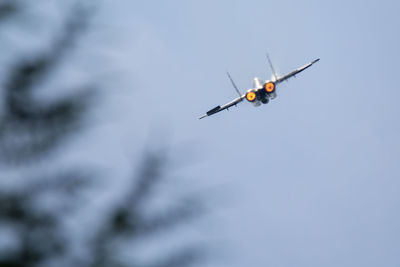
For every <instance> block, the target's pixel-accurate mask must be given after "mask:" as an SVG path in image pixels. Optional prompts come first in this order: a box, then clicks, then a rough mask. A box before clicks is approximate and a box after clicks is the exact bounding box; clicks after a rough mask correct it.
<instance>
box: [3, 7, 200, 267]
mask: <svg viewBox="0 0 400 267" xmlns="http://www.w3.org/2000/svg"><path fill="white" fill-rule="evenodd" d="M18 3H19V4H18V5H17V4H16V2H13V1H5V2H2V3H0V23H1V22H2V21H4V20H5V19H6V18H7V17H9V16H12V15H14V14H16V13H18V12H20V10H21V9H23V5H22V4H21V3H22V2H18ZM90 12H92V10H90V9H89V10H88V9H85V8H82V6H76V7H75V8H73V9H72V10H70V12H69V16H68V17H67V19H66V21H65V23H64V27H63V28H62V30H61V31H60V32H59V36H57V37H55V39H54V41H53V42H52V45H51V48H50V49H48V50H47V51H44V52H41V53H35V54H34V55H32V57H31V58H21V57H18V58H16V61H15V63H14V64H13V65H11V66H10V67H9V70H8V73H7V76H6V79H5V83H4V86H3V88H2V89H3V91H4V108H3V110H2V113H1V114H0V163H2V164H3V166H15V164H17V165H18V166H19V167H20V166H24V165H28V164H31V163H36V162H39V161H40V160H42V159H46V160H50V159H51V158H50V154H51V153H52V152H53V151H54V150H55V148H56V147H57V146H58V145H60V144H62V143H63V141H64V140H65V139H66V137H67V136H68V135H69V134H71V133H74V132H76V131H77V130H78V128H79V126H81V124H82V118H83V116H84V115H85V112H86V111H87V109H88V107H89V104H90V101H89V100H90V98H91V97H93V88H94V86H92V85H83V86H82V88H81V89H82V90H80V91H79V93H75V94H73V95H70V96H67V97H64V98H62V99H60V100H57V101H54V102H51V103H47V102H45V101H40V100H38V99H36V98H35V97H34V91H35V90H36V88H38V87H40V86H42V85H43V84H44V83H46V81H47V80H48V79H49V78H50V77H52V75H54V73H55V69H56V68H57V67H59V65H60V64H62V63H63V62H64V61H66V60H67V59H68V58H67V57H66V55H67V54H68V52H70V51H71V49H72V48H73V44H74V42H75V41H76V40H77V39H78V38H79V37H80V36H81V34H82V32H83V31H84V30H85V29H86V26H87V24H88V20H89V19H90V16H88V15H89V13H90ZM166 155H167V154H166V153H165V151H162V152H157V153H151V152H147V153H145V154H144V155H143V158H144V161H143V163H142V165H141V166H142V167H141V169H140V171H139V173H138V174H137V175H135V176H134V177H133V178H132V181H133V183H132V184H131V185H129V186H127V187H126V188H127V190H126V192H124V193H122V194H121V198H120V199H119V201H118V203H116V204H115V208H114V209H113V210H112V211H111V212H110V213H109V214H105V215H102V216H100V215H99V223H98V225H96V226H93V227H88V231H90V232H92V233H93V234H92V235H89V234H88V237H87V238H88V239H89V238H90V236H91V237H92V238H91V239H90V240H87V242H88V244H89V250H90V253H89V254H88V255H86V257H85V258H79V257H78V259H77V258H76V257H77V256H75V255H71V251H70V247H69V246H70V244H69V243H68V239H69V238H71V236H73V235H74V233H71V232H66V230H65V227H64V220H65V218H66V216H67V214H66V213H65V209H64V208H65V207H67V208H68V210H80V209H85V205H84V203H80V202H79V198H76V195H77V194H79V193H80V192H81V191H83V189H85V188H88V187H89V186H93V183H91V182H92V181H93V180H92V179H90V175H88V172H87V171H85V170H68V171H63V170H57V172H56V173H54V174H51V175H46V174H45V173H44V172H43V171H42V170H40V169H39V170H38V174H32V175H29V176H28V177H26V179H25V181H24V184H23V185H21V184H20V185H19V186H18V187H17V188H8V189H7V188H1V189H0V230H2V228H4V229H10V228H11V229H12V231H9V233H10V234H11V236H12V238H13V239H14V241H15V244H16V245H15V246H13V247H8V248H7V247H6V248H5V249H3V248H1V247H0V266H10V267H11V266H15V267H17V266H44V265H46V264H49V262H51V263H53V264H55V265H56V266H59V265H58V264H59V263H61V262H63V263H64V264H65V263H71V262H79V263H80V264H79V266H96V267H97V266H110V267H111V266H143V267H147V266H148V267H170V266H171V267H172V266H176V267H179V266H189V265H192V264H194V263H196V262H198V260H199V259H200V258H201V251H200V250H199V249H198V247H196V246H193V245H190V246H187V247H186V248H184V249H181V250H172V251H167V252H165V253H164V255H162V256H159V257H157V258H156V259H154V260H153V261H152V262H148V263H141V264H139V263H136V262H132V260H131V259H121V258H118V255H119V254H120V253H119V251H118V248H119V247H121V246H129V243H130V242H135V241H136V242H138V240H139V241H140V239H142V238H144V237H149V236H154V235H156V234H158V233H161V232H163V231H164V232H167V231H168V230H169V229H171V228H173V227H175V226H178V225H180V224H182V223H184V222H187V221H188V220H191V219H193V218H196V216H199V214H200V211H201V208H200V206H199V202H198V200H197V199H194V198H192V197H189V198H187V199H183V200H182V201H181V202H180V203H177V205H172V206H170V207H169V208H167V209H165V210H164V211H162V212H155V214H150V215H148V214H147V212H145V211H147V207H148V205H149V204H148V203H149V201H150V200H151V199H152V198H154V197H155V196H156V195H157V193H158V191H157V189H156V186H157V185H158V184H160V183H161V182H162V180H163V178H165V173H166V170H165V166H166V165H167V162H168V159H167V156H166ZM49 194H50V195H51V198H50V199H51V202H52V204H53V202H61V206H59V205H58V206H56V207H45V206H44V205H43V198H44V197H45V196H47V195H49ZM88 212H90V211H88ZM7 227H8V228H7ZM7 231H8V230H7ZM1 238H2V237H1V236H0V242H1V241H2V240H1ZM116 244H119V245H118V246H116ZM71 265H74V264H71Z"/></svg>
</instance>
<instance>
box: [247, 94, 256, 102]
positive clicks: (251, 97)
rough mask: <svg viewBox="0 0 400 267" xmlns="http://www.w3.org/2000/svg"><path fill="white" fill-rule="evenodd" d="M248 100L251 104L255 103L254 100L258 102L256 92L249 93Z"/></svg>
mask: <svg viewBox="0 0 400 267" xmlns="http://www.w3.org/2000/svg"><path fill="white" fill-rule="evenodd" d="M246 99H247V101H249V102H253V101H254V100H256V93H254V92H248V93H247V94H246Z"/></svg>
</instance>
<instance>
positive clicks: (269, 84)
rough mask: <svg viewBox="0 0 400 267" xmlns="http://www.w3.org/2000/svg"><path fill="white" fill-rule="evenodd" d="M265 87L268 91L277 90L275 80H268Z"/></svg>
mask: <svg viewBox="0 0 400 267" xmlns="http://www.w3.org/2000/svg"><path fill="white" fill-rule="evenodd" d="M264 88H265V91H267V93H272V92H273V91H275V84H274V83H273V82H267V83H266V84H265V86H264Z"/></svg>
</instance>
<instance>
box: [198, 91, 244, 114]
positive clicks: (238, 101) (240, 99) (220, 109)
mask: <svg viewBox="0 0 400 267" xmlns="http://www.w3.org/2000/svg"><path fill="white" fill-rule="evenodd" d="M245 97H246V95H242V96H240V97H238V98H235V99H234V100H232V101H231V102H229V103H227V104H225V105H223V106H216V107H215V108H213V109H210V110H209V111H207V113H206V114H204V115H203V116H201V117H200V118H199V119H202V118H205V117H208V116H211V115H213V114H215V113H218V112H220V111H223V110H224V109H227V108H230V107H232V106H236V105H237V104H238V103H240V102H242V101H243V99H244V98H245Z"/></svg>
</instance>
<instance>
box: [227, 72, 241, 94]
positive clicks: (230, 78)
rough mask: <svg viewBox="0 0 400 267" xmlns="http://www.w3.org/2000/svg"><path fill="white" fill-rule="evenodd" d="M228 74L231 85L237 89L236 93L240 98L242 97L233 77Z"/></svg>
mask: <svg viewBox="0 0 400 267" xmlns="http://www.w3.org/2000/svg"><path fill="white" fill-rule="evenodd" d="M226 74H228V77H229V80H231V83H232V85H233V87H234V88H235V90H236V92H237V93H238V95H239V96H242V94H241V93H240V91H239V89H238V88H237V86H236V84H235V82H234V81H233V79H232V77H231V75H230V74H229V72H226Z"/></svg>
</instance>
